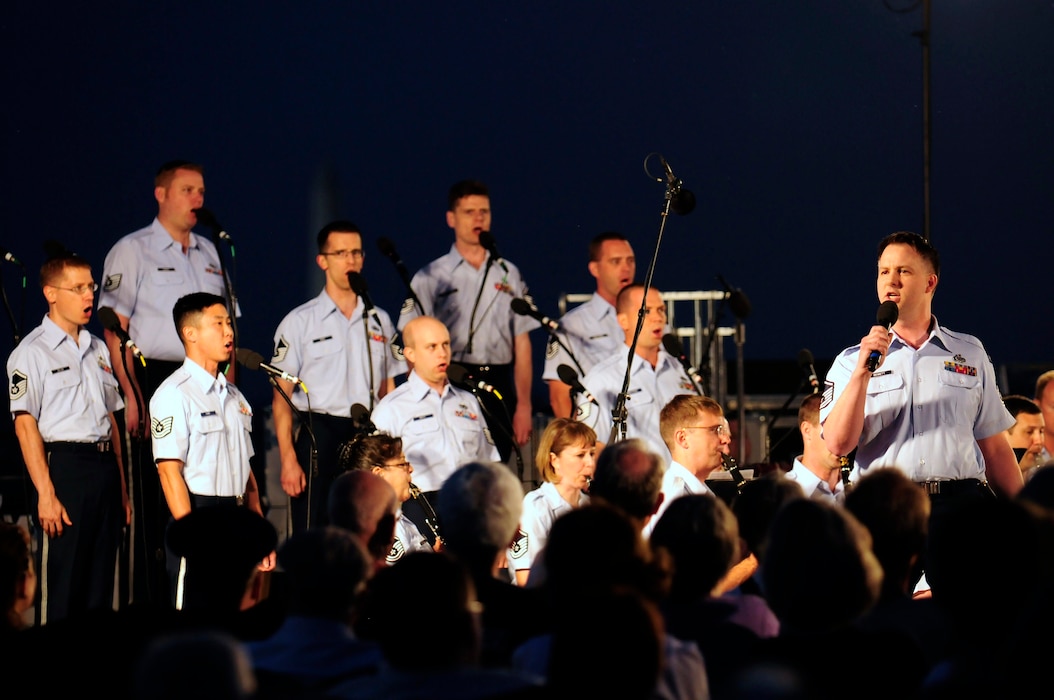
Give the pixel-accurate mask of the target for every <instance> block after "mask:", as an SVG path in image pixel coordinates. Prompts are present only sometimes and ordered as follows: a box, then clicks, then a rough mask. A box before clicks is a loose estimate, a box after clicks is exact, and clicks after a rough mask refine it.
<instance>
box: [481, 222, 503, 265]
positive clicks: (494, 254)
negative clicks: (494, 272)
mask: <svg viewBox="0 0 1054 700" xmlns="http://www.w3.org/2000/svg"><path fill="white" fill-rule="evenodd" d="M479 244H480V245H481V246H483V247H484V248H486V249H487V252H488V253H490V257H491V258H492V259H493V260H494V262H496V263H498V264H499V265H501V269H502V270H505V274H508V273H509V267H508V266H507V265H506V264H505V261H504V260H503V259H502V257H501V253H499V252H498V245H497V243H495V242H494V236H493V234H491V232H490V231H480V232H479Z"/></svg>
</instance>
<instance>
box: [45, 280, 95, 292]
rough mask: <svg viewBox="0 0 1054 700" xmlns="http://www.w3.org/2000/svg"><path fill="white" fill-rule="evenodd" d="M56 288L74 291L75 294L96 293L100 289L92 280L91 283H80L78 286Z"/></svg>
mask: <svg viewBox="0 0 1054 700" xmlns="http://www.w3.org/2000/svg"><path fill="white" fill-rule="evenodd" d="M55 289H61V290H62V291H64V292H73V293H74V294H87V293H88V292H91V293H92V294H95V292H97V291H99V285H98V284H97V283H95V282H92V283H91V284H78V285H77V286H76V287H55Z"/></svg>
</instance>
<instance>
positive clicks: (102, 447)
mask: <svg viewBox="0 0 1054 700" xmlns="http://www.w3.org/2000/svg"><path fill="white" fill-rule="evenodd" d="M112 449H113V443H112V442H110V441H109V440H100V441H99V442H97V443H95V451H96V452H102V453H104V454H105V453H106V452H109V451H111V450H112Z"/></svg>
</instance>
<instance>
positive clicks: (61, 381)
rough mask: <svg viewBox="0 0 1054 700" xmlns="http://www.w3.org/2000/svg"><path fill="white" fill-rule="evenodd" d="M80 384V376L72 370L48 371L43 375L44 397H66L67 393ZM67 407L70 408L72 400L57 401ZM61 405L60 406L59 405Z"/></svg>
mask: <svg viewBox="0 0 1054 700" xmlns="http://www.w3.org/2000/svg"><path fill="white" fill-rule="evenodd" d="M78 384H80V375H78V374H77V372H75V371H74V369H73V368H67V369H64V370H61V371H55V370H52V371H49V372H48V373H47V374H45V375H44V395H45V396H53V397H56V398H57V397H59V396H62V395H63V394H64V393H66V395H67V396H68V395H69V394H68V393H67V392H70V390H71V389H73V388H74V387H76V386H77V385H78ZM58 400H60V401H62V402H63V404H65V405H67V406H72V399H58ZM60 405H61V404H60Z"/></svg>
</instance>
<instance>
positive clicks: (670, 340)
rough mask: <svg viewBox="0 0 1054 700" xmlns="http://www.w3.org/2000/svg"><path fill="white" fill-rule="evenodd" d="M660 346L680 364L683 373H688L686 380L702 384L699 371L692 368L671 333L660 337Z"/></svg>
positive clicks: (679, 344) (675, 337)
mask: <svg viewBox="0 0 1054 700" xmlns="http://www.w3.org/2000/svg"><path fill="white" fill-rule="evenodd" d="M662 346H663V347H664V348H665V349H666V352H668V353H670V354H671V355H673V356H674V357H676V358H677V359H678V360H680V362H681V366H682V367H684V371H685V372H687V373H688V378H689V379H691V380H692V381H694V382H695V383H696V384H702V383H703V378H702V377H701V376H700V375H699V370H697V369H696V368H695V367H693V366H692V363H691V362H689V361H688V358H687V357H686V356H685V354H684V349H683V347H682V346H681V341H680V340H679V339H678V338H677V336H676V335H675V334H673V333H667V334H666V335H664V336H663V337H662Z"/></svg>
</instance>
